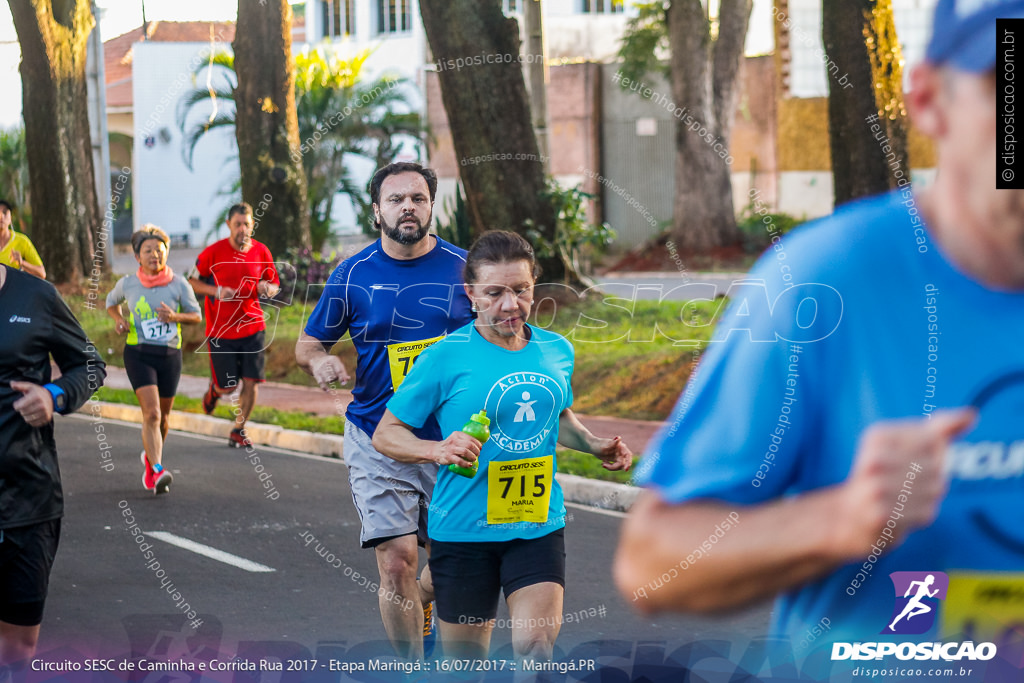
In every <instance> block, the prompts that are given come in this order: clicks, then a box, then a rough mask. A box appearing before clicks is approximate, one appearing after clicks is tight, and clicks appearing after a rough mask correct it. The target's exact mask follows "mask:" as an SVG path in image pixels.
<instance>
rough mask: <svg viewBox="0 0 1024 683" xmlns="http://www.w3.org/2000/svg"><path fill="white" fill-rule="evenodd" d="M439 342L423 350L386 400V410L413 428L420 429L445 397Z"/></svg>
mask: <svg viewBox="0 0 1024 683" xmlns="http://www.w3.org/2000/svg"><path fill="white" fill-rule="evenodd" d="M443 344H445V340H441V341H439V342H437V343H436V344H434V345H432V346H431V347H430V348H428V349H426V350H425V351H424V352H423V353H421V354H420V356H419V358H417V359H416V363H415V364H414V365H413V366H412V370H410V371H409V374H408V375H406V377H405V379H404V380H403V381H402V385H401V386H400V387H398V391H396V392H395V395H394V396H392V397H391V399H390V400H389V401H388V406H387V407H388V410H390V411H391V414H392V415H394V416H395V417H397V418H398V419H399V420H401V421H402V422H404V423H405V424H407V425H409V426H410V427H413V428H416V429H418V428H420V427H422V426H423V425H424V424H425V423H426V421H427V419H428V418H429V417H430V416H431V415H433V414H434V413H435V412H436V411H437V409H438V408H440V406H441V403H442V401H443V400H444V398H445V396H446V395H447V394H446V393H445V387H444V379H445V377H446V374H447V373H446V372H445V370H444V356H445V355H446V354H445V353H444V348H443V347H442V345H443Z"/></svg>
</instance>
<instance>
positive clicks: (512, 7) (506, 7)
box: [501, 0, 520, 15]
mask: <svg viewBox="0 0 1024 683" xmlns="http://www.w3.org/2000/svg"><path fill="white" fill-rule="evenodd" d="M519 4H520V3H519V0H501V10H502V11H503V12H504V13H505V14H506V15H508V14H515V13H516V12H518V11H519Z"/></svg>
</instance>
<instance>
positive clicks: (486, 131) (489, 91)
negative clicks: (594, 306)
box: [420, 0, 579, 285]
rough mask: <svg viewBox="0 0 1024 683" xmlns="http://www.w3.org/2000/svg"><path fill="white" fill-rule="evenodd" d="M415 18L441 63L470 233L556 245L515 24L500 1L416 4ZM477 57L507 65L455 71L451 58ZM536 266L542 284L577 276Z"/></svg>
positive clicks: (554, 264)
mask: <svg viewBox="0 0 1024 683" xmlns="http://www.w3.org/2000/svg"><path fill="white" fill-rule="evenodd" d="M530 1H531V2H532V1H533V0H530ZM420 12H421V13H422V15H423V26H424V28H425V29H426V33H427V40H428V41H429V42H430V50H431V52H432V53H433V55H434V61H435V62H436V63H437V64H438V78H439V80H440V84H441V98H442V100H443V102H444V109H445V112H446V114H447V115H448V123H449V125H450V126H451V131H452V141H453V144H454V146H455V155H456V156H457V157H458V158H459V159H460V160H461V161H460V165H459V175H460V176H461V178H462V184H463V187H464V188H465V191H466V206H467V208H468V209H469V214H470V217H471V221H472V224H473V233H474V235H477V234H479V233H481V232H482V231H484V230H487V229H491V228H501V229H505V230H514V231H516V232H519V233H522V234H526V231H527V229H528V228H529V227H530V226H532V227H533V228H534V229H535V230H537V231H538V233H539V234H540V235H541V236H542V238H543V239H544V241H546V242H548V243H549V244H550V245H552V246H554V245H555V244H556V243H557V239H556V216H555V212H554V208H553V205H552V203H551V202H550V201H547V200H546V199H545V198H544V197H543V196H542V192H544V190H545V181H544V166H543V164H542V163H541V160H540V152H539V151H538V147H537V138H536V136H535V135H534V131H533V126H532V124H531V119H530V106H529V100H528V98H527V94H526V84H525V82H524V80H523V71H522V69H521V68H520V64H519V60H518V55H519V47H520V42H519V29H518V27H517V24H516V22H515V20H514V19H509V18H506V17H505V16H504V15H503V14H502V12H501V3H499V2H497V0H486V1H485V0H421V3H420ZM479 55H488V56H490V55H499V56H501V57H502V58H503V59H504V60H506V61H503V62H502V63H500V64H488V63H486V62H481V63H480V64H476V63H472V64H469V65H461V64H460V66H461V68H457V65H456V63H455V60H456V59H459V60H460V62H461V61H464V60H466V59H467V56H469V57H468V58H469V59H473V58H474V56H479ZM540 261H541V267H542V268H543V271H544V272H543V273H542V275H541V277H542V278H543V279H544V280H545V281H547V282H556V281H564V280H566V279H567V278H568V279H570V280H572V279H574V278H575V276H574V274H571V273H570V272H569V271H568V269H567V268H566V265H565V263H563V261H562V260H561V259H560V258H559V257H558V255H557V253H556V254H553V255H550V256H547V257H545V258H541V259H540ZM570 284H573V285H576V284H579V283H578V282H571V283H570Z"/></svg>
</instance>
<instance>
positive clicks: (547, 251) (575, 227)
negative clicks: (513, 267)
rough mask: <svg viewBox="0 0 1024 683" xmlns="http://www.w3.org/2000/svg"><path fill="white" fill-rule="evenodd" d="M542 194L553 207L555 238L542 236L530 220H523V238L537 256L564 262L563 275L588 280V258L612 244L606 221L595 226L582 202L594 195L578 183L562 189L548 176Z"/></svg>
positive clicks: (611, 235) (609, 227)
mask: <svg viewBox="0 0 1024 683" xmlns="http://www.w3.org/2000/svg"><path fill="white" fill-rule="evenodd" d="M542 194H543V197H544V198H545V199H546V200H547V201H549V202H551V204H552V206H553V207H554V209H555V216H556V217H557V224H556V226H555V238H554V240H549V239H548V238H547V237H545V236H544V234H543V233H541V231H540V230H539V229H538V228H537V227H536V226H535V225H534V223H533V221H532V220H527V221H526V228H527V230H526V235H525V236H526V238H527V239H528V240H530V243H531V244H533V247H534V250H535V251H536V253H537V256H538V257H539V258H542V259H543V258H551V257H553V256H558V257H559V258H560V259H561V260H562V263H564V264H565V268H566V274H567V275H569V276H570V277H572V276H574V277H576V279H579V280H580V281H582V282H586V281H588V280H589V276H588V272H589V271H590V270H591V268H590V258H591V257H592V256H593V255H594V254H595V253H597V252H600V251H601V250H602V249H604V248H606V247H607V246H608V245H609V244H611V243H612V241H613V240H614V239H615V231H614V230H612V228H611V226H609V225H608V224H607V223H601V224H600V225H596V224H592V223H591V222H590V221H589V219H588V218H587V209H586V202H587V201H588V200H590V199H593V198H594V195H592V194H587V193H586V192H584V191H583V190H581V189H580V187H579V186H576V187H571V188H563V187H562V186H561V185H559V184H558V182H557V181H556V180H555V179H554V178H551V177H549V178H548V179H547V188H546V189H545V190H544V192H543V193H542Z"/></svg>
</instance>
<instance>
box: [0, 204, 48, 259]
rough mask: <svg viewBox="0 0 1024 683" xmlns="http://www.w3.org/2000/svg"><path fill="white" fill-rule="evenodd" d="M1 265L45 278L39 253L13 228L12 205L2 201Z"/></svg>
mask: <svg viewBox="0 0 1024 683" xmlns="http://www.w3.org/2000/svg"><path fill="white" fill-rule="evenodd" d="M0 263H3V264H4V265H7V266H10V267H11V268H17V269H18V270H24V271H25V272H26V273H30V274H32V275H35V276H36V277H41V278H45V277H46V268H44V267H43V260H42V259H41V258H39V252H37V251H36V248H35V246H34V245H33V244H32V240H30V239H29V238H28V237H26V236H25V235H23V234H21V233H20V232H15V231H14V229H13V228H11V205H10V204H8V203H7V202H6V201H5V200H3V199H0Z"/></svg>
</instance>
